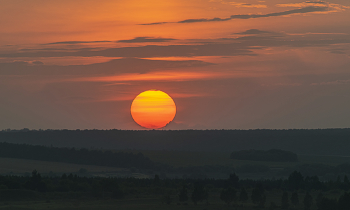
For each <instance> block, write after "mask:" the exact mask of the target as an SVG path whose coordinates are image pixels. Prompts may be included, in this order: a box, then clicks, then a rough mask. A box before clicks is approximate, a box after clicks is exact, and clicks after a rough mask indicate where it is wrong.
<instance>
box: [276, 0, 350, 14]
mask: <svg viewBox="0 0 350 210" xmlns="http://www.w3.org/2000/svg"><path fill="white" fill-rule="evenodd" d="M276 6H277V7H298V8H302V7H309V6H312V7H320V8H328V11H327V12H340V11H344V10H345V9H349V8H350V7H348V6H344V5H341V4H333V3H329V2H325V1H306V2H301V3H288V4H276ZM320 12H324V11H320Z"/></svg>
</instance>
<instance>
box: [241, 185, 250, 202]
mask: <svg viewBox="0 0 350 210" xmlns="http://www.w3.org/2000/svg"><path fill="white" fill-rule="evenodd" d="M239 201H240V202H243V203H245V202H247V201H248V193H247V191H245V189H244V187H242V189H241V192H240V193H239Z"/></svg>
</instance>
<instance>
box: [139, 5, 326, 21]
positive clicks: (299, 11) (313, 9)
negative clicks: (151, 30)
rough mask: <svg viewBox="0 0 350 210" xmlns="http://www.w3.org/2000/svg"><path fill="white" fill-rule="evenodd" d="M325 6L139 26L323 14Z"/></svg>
mask: <svg viewBox="0 0 350 210" xmlns="http://www.w3.org/2000/svg"><path fill="white" fill-rule="evenodd" d="M328 10H329V8H328V7H327V6H307V7H304V8H298V9H292V10H287V11H283V12H273V13H268V14H247V15H231V16H230V17H227V18H218V17H216V18H200V19H186V20H181V21H178V22H155V23H145V24H140V25H156V24H165V23H198V22H220V21H229V20H234V19H251V18H263V17H277V16H284V15H291V14H304V13H311V12H324V11H328Z"/></svg>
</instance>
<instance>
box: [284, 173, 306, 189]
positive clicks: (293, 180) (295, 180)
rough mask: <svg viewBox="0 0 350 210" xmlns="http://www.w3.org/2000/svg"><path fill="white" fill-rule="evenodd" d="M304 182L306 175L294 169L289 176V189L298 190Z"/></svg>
mask: <svg viewBox="0 0 350 210" xmlns="http://www.w3.org/2000/svg"><path fill="white" fill-rule="evenodd" d="M303 182H304V177H303V176H302V175H301V173H300V172H297V171H294V172H293V173H291V174H290V175H289V177H288V184H289V189H291V190H298V189H299V188H301V186H302V184H303Z"/></svg>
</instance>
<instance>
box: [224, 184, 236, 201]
mask: <svg viewBox="0 0 350 210" xmlns="http://www.w3.org/2000/svg"><path fill="white" fill-rule="evenodd" d="M220 199H221V200H222V201H224V202H225V203H227V205H230V203H231V202H233V201H235V200H236V190H235V189H233V188H231V187H229V188H228V189H223V190H222V191H221V193H220Z"/></svg>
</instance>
